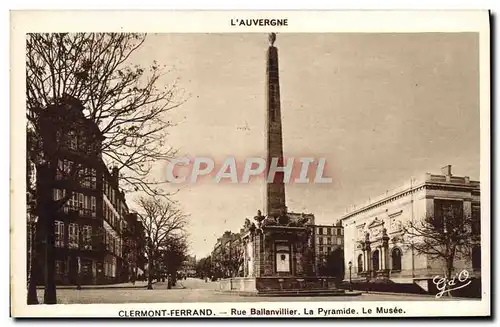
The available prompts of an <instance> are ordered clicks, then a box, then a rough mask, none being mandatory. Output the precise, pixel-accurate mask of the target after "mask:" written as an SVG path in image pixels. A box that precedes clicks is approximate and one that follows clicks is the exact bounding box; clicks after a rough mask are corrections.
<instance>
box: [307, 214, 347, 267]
mask: <svg viewBox="0 0 500 327" xmlns="http://www.w3.org/2000/svg"><path fill="white" fill-rule="evenodd" d="M312 229H313V233H314V237H313V239H314V258H315V260H314V261H315V266H316V270H315V271H316V272H317V273H319V271H320V267H321V266H322V265H325V264H326V263H327V258H328V255H329V254H330V253H332V252H333V251H336V250H337V249H339V248H340V249H343V247H344V230H343V228H342V225H341V224H340V222H339V223H337V224H334V225H314V226H312Z"/></svg>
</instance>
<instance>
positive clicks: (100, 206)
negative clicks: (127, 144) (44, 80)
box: [37, 98, 138, 284]
mask: <svg viewBox="0 0 500 327" xmlns="http://www.w3.org/2000/svg"><path fill="white" fill-rule="evenodd" d="M83 110H84V108H83V106H82V105H81V103H80V102H79V101H77V100H75V99H73V98H66V99H64V101H62V103H61V104H60V105H57V106H53V107H50V108H48V109H47V110H46V111H45V112H44V114H43V116H42V117H41V121H42V128H43V130H44V131H45V132H44V135H43V137H44V141H46V143H48V144H53V146H52V149H54V151H53V153H52V155H51V159H50V160H53V164H52V165H51V166H49V167H54V168H53V169H49V170H44V171H43V172H42V171H37V182H38V181H41V180H42V179H43V180H44V182H43V183H38V186H37V191H38V190H40V191H41V192H49V194H52V198H53V201H54V203H58V202H61V203H62V206H60V207H54V208H53V212H52V213H51V216H52V217H53V219H54V246H55V253H54V256H55V277H56V283H58V284H105V283H118V282H125V281H129V280H130V279H131V274H132V272H133V271H134V270H136V263H135V262H134V260H136V258H137V257H136V256H133V255H132V256H130V255H131V254H130V253H131V252H135V253H137V246H138V242H134V241H132V240H137V238H138V234H136V231H138V230H137V228H136V227H137V222H136V221H137V217H135V220H134V217H133V216H130V213H129V210H128V207H127V204H126V200H125V195H124V193H123V192H122V191H121V190H120V187H119V177H118V169H117V168H113V169H112V170H111V172H110V171H109V170H108V168H107V167H106V166H105V164H104V162H103V160H102V156H101V145H102V144H101V142H102V140H103V138H102V135H101V133H100V131H99V129H98V127H97V126H96V125H95V123H94V122H92V121H90V120H89V119H86V118H85V117H84V115H83V112H82V111H83ZM42 174H43V176H42ZM51 210H52V209H51ZM127 242H128V243H127ZM127 244H128V245H127ZM130 246H133V247H136V248H135V249H134V250H131V249H130ZM38 256H39V258H40V259H43V255H42V254H41V253H39V254H38ZM39 264H40V267H39V268H40V269H42V267H43V264H44V262H43V260H39Z"/></svg>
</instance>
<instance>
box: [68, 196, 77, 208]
mask: <svg viewBox="0 0 500 327" xmlns="http://www.w3.org/2000/svg"><path fill="white" fill-rule="evenodd" d="M68 206H69V207H70V208H71V209H75V208H78V193H73V195H72V196H71V198H70V199H69V201H68Z"/></svg>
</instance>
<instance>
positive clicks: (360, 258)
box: [358, 254, 363, 273]
mask: <svg viewBox="0 0 500 327" xmlns="http://www.w3.org/2000/svg"><path fill="white" fill-rule="evenodd" d="M362 271H363V255H362V254H360V255H358V273H359V272H362Z"/></svg>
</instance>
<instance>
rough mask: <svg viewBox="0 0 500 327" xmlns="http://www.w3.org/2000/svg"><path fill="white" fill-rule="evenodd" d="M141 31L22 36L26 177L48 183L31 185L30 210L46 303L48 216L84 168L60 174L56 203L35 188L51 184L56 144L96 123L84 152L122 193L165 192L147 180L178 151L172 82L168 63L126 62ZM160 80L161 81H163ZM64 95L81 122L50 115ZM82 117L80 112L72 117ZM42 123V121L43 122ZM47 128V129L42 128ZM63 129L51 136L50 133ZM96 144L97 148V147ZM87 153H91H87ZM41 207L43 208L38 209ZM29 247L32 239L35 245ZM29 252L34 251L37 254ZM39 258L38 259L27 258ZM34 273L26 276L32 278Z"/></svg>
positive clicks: (31, 297) (51, 298) (51, 294)
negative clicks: (111, 170)
mask: <svg viewBox="0 0 500 327" xmlns="http://www.w3.org/2000/svg"><path fill="white" fill-rule="evenodd" d="M145 39H146V35H143V34H131V33H50V34H28V35H27V41H26V51H27V53H26V99H27V101H26V104H27V115H26V116H27V126H26V130H27V140H28V144H27V157H28V158H29V161H30V162H31V164H30V165H27V170H28V171H27V175H29V174H37V175H40V176H47V178H46V180H45V181H43V182H41V183H36V184H35V185H33V187H30V186H32V185H31V184H28V190H27V191H28V193H30V194H31V198H33V199H36V200H33V201H30V204H31V205H30V207H29V210H30V213H31V214H33V215H34V216H36V217H38V221H37V224H36V229H37V231H38V232H37V235H40V237H44V238H45V239H44V243H45V249H46V252H47V251H48V254H46V257H47V258H46V261H45V268H46V270H47V269H48V271H46V272H45V273H46V274H45V275H46V279H48V280H46V285H45V288H46V289H45V303H47V304H49V303H56V293H55V284H54V282H53V276H51V275H53V273H54V271H53V270H54V267H53V266H54V263H53V262H52V261H53V259H52V257H53V253H52V252H53V240H52V239H51V238H53V236H51V234H53V221H52V220H53V219H52V218H51V217H53V215H51V214H50V212H54V210H56V211H57V210H58V209H60V208H61V207H62V206H63V205H64V203H65V202H66V201H68V200H69V199H70V198H71V196H72V190H73V189H74V188H76V187H78V186H79V185H80V184H81V183H82V181H83V180H85V178H88V176H84V175H85V174H84V173H83V172H84V171H85V167H84V166H83V165H79V164H74V165H72V167H71V168H70V169H69V170H65V171H64V172H63V175H64V177H63V179H66V180H67V182H68V183H67V187H68V188H67V192H66V196H65V197H63V198H62V199H59V200H58V201H57V202H54V201H53V199H51V198H50V197H49V196H48V195H47V196H46V198H43V194H44V193H47V192H46V191H45V192H44V191H40V192H37V190H40V187H42V186H47V187H50V179H49V178H48V177H49V176H54V175H55V174H56V172H55V171H56V170H57V169H58V167H57V165H58V163H57V161H54V158H55V157H56V156H57V153H58V152H59V148H60V146H61V145H64V144H66V143H67V141H68V139H69V138H70V137H71V136H72V135H71V133H69V134H68V132H76V133H78V132H79V131H81V130H82V128H87V127H88V126H89V123H91V125H92V126H96V127H97V129H98V132H99V133H96V134H95V137H96V138H97V139H98V140H99V142H95V141H97V140H87V141H88V142H87V144H89V145H90V144H93V145H94V147H92V148H88V149H86V150H87V151H85V152H86V154H87V155H90V156H94V157H99V159H98V160H99V161H103V162H104V163H105V164H106V165H107V166H111V165H112V166H116V167H117V168H118V170H119V172H120V177H121V178H120V181H121V184H122V185H121V186H122V187H123V188H124V189H125V190H126V191H142V192H145V193H147V194H149V195H155V196H165V195H168V194H167V193H166V192H165V191H164V190H163V189H162V185H163V184H164V183H165V181H162V180H158V179H155V178H152V174H151V171H152V169H153V167H154V164H155V162H157V161H159V160H169V159H170V158H172V157H173V156H174V155H175V150H174V149H172V148H171V147H168V146H167V145H166V144H165V140H166V136H167V129H168V128H169V127H171V126H173V123H172V122H171V121H169V120H168V119H167V117H166V114H167V113H168V112H169V111H170V110H172V109H175V108H177V107H179V106H180V105H181V104H182V103H183V102H184V100H183V99H178V95H179V90H178V88H177V86H176V83H175V82H173V83H171V84H167V83H166V82H165V76H166V73H167V72H166V71H165V66H160V65H159V64H158V63H157V62H153V63H152V64H151V65H150V66H149V67H141V66H139V65H133V64H131V63H130V57H131V56H132V54H133V53H134V52H136V51H137V50H138V49H139V48H140V47H141V46H142V45H143V43H144V42H145ZM160 85H161V86H160ZM68 99H70V100H71V101H73V102H76V103H78V104H81V109H82V113H83V118H84V119H77V120H73V119H71V117H66V119H65V120H64V121H63V122H61V121H59V120H58V119H57V117H51V116H50V115H48V114H47V113H48V111H50V110H49V109H50V108H53V107H61V106H63V105H64V104H67V103H68ZM76 118H80V117H76ZM44 120H45V123H44ZM44 125H45V126H44ZM54 128H57V129H60V131H61V133H59V136H58V138H57V139H56V140H52V139H51V137H50V135H47V132H45V131H50V130H51V129H54ZM96 144H98V146H95V145H96ZM89 150H90V152H89ZM41 211H44V212H45V214H44V212H41ZM33 244H37V242H34V243H33ZM36 252H37V251H33V250H32V253H36ZM31 257H32V258H33V259H36V258H35V257H36V256H31ZM35 279H36V278H30V280H35ZM28 303H37V299H36V285H35V286H32V285H31V282H30V287H29V292H28Z"/></svg>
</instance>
